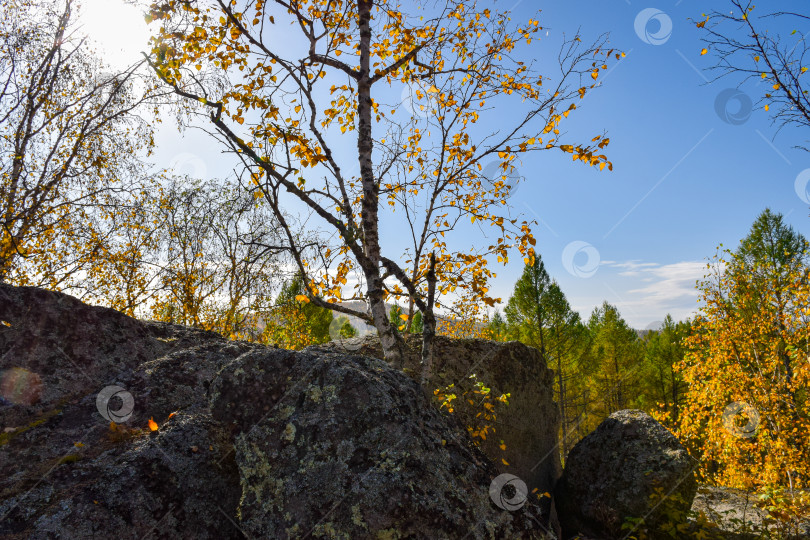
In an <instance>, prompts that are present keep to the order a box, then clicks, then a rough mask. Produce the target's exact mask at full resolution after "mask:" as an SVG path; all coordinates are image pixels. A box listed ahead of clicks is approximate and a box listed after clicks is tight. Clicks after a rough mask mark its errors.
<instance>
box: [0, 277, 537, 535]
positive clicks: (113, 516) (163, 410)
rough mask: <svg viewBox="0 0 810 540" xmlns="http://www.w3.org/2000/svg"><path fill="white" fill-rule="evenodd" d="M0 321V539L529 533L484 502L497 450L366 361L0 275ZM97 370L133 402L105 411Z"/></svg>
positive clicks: (104, 382)
mask: <svg viewBox="0 0 810 540" xmlns="http://www.w3.org/2000/svg"><path fill="white" fill-rule="evenodd" d="M0 321H5V323H6V324H2V325H0V383H2V381H3V380H6V381H7V383H6V384H0V391H2V392H3V398H2V400H0V537H3V538H21V539H22V538H103V537H117V538H122V539H124V538H195V539H196V538H200V539H204V538H217V539H227V538H245V537H249V538H298V537H305V536H307V535H308V536H309V537H313V538H318V537H321V538H323V537H326V538H392V539H393V538H458V537H464V536H465V535H466V537H467V538H541V537H542V536H543V533H542V531H543V527H542V524H543V519H544V516H543V515H542V512H541V509H540V508H539V507H538V506H537V505H536V504H531V502H530V503H527V504H525V505H523V506H522V507H521V508H520V509H517V510H514V511H506V510H502V509H501V508H498V507H497V506H496V505H495V504H494V503H493V502H492V499H491V498H490V492H489V491H490V487H491V485H492V481H493V479H494V478H495V477H496V476H497V474H498V471H497V469H496V468H495V466H494V465H493V464H492V463H491V461H490V460H488V459H487V457H486V456H485V455H484V454H483V453H482V452H481V451H480V450H479V449H478V448H477V447H476V446H475V445H473V444H472V441H471V440H470V438H469V435H468V433H467V432H466V430H465V429H464V427H463V426H462V425H460V424H459V423H458V422H455V421H454V420H455V419H454V418H452V417H450V418H447V417H446V416H445V415H443V414H442V413H441V412H439V411H438V410H437V409H436V408H435V407H433V406H432V405H431V404H430V403H429V401H428V399H427V398H426V397H425V396H424V393H423V392H422V390H421V388H420V387H419V385H418V384H417V383H416V382H415V381H413V380H412V379H411V378H409V377H408V376H407V375H405V374H403V373H402V372H400V371H398V370H396V369H393V368H391V367H390V366H388V365H387V364H385V363H384V362H382V361H379V360H376V359H373V358H369V357H363V356H361V355H357V354H347V353H341V352H326V351H320V352H318V351H311V352H306V353H294V352H290V351H284V350H279V349H274V348H269V347H264V346H259V345H255V344H249V343H243V342H230V341H227V340H225V339H223V338H221V337H220V336H217V335H215V334H212V333H207V332H200V331H196V330H192V329H188V328H185V327H181V326H174V325H167V324H157V323H148V322H141V321H137V320H135V319H131V318H129V317H126V316H124V315H122V314H120V313H117V312H115V311H112V310H108V309H104V308H98V307H92V306H87V305H85V304H82V303H81V302H79V301H78V300H76V299H74V298H71V297H69V296H66V295H62V294H58V293H52V292H47V291H42V290H39V289H34V288H15V287H10V286H8V285H4V284H0ZM111 385H115V386H118V387H120V388H121V389H123V392H124V393H127V394H129V395H131V398H132V399H131V403H132V404H133V409H132V411H131V415H130V416H129V417H128V418H126V420H124V419H123V418H122V419H121V421H120V422H118V423H115V424H111V423H110V421H109V419H108V418H105V417H104V416H103V415H102V413H101V412H100V410H99V408H98V406H99V404H98V395H99V393H100V391H101V390H102V389H103V388H105V387H107V386H111ZM116 395H118V396H119V398H120V397H123V395H122V392H118V394H116ZM115 399H118V398H115ZM113 401H114V400H113ZM126 403H127V400H126V399H122V400H121V401H120V402H118V401H116V402H115V404H112V401H111V402H110V406H109V407H107V408H102V409H101V410H104V411H105V412H106V413H107V414H109V413H110V412H119V413H120V412H121V411H120V410H119V409H120V408H121V406H124V405H126ZM150 419H153V420H154V421H155V422H156V427H157V429H156V430H151V429H150V428H149V427H148V422H149V420H150Z"/></svg>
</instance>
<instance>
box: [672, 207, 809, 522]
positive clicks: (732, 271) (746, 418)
mask: <svg viewBox="0 0 810 540" xmlns="http://www.w3.org/2000/svg"><path fill="white" fill-rule="evenodd" d="M709 269H710V272H709V274H708V275H707V276H706V278H705V279H704V281H702V282H701V284H700V289H701V291H702V299H703V306H702V308H701V311H700V314H699V316H698V317H697V318H696V320H695V323H694V333H693V334H692V335H691V336H690V337H689V338H687V340H686V343H687V347H688V351H687V353H686V356H685V358H684V361H683V362H682V364H681V366H680V369H681V371H682V374H683V377H684V380H685V381H686V383H687V385H688V389H687V392H686V396H685V397H686V399H685V403H684V406H683V408H682V410H681V414H680V422H679V433H680V436H681V437H682V438H683V439H684V440H685V441H687V442H688V444H690V445H691V446H692V448H693V449H694V450H695V451H696V452H697V453H698V454H699V455H701V456H702V458H703V464H704V468H703V471H702V474H703V476H704V478H705V479H707V480H710V481H712V482H716V483H718V484H720V485H726V486H733V487H740V488H748V489H752V490H756V491H768V490H774V489H775V490H785V492H786V493H787V495H788V496H787V498H786V499H785V501H786V502H787V503H789V504H788V505H787V506H788V507H789V506H790V504H792V503H795V502H797V501H799V500H800V493H801V492H800V490H806V489H807V488H808V487H810V475H808V470H807V464H808V463H810V408H809V407H808V405H810V402H808V399H809V398H810V394H809V393H808V392H809V391H810V348H809V347H808V343H809V340H808V338H810V280H809V279H808V278H810V274H808V271H809V269H808V265H807V242H806V240H805V239H804V238H803V237H802V236H801V235H799V234H796V233H794V232H793V230H792V229H791V228H789V227H787V226H785V225H784V224H783V222H782V217H781V216H780V215H775V214H773V213H771V212H770V211H765V212H764V213H763V214H762V215H761V216H760V217H759V219H758V220H757V221H756V222H755V224H754V226H753V227H752V230H751V233H750V234H749V236H748V237H747V238H746V239H744V240H743V242H742V244H741V246H740V248H739V249H738V250H737V251H736V252H730V251H728V250H726V251H724V252H722V253H720V254H718V255H717V256H716V257H715V259H714V261H713V264H710V265H709ZM805 496H806V495H805ZM807 502H810V501H807Z"/></svg>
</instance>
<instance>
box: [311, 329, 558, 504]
mask: <svg viewBox="0 0 810 540" xmlns="http://www.w3.org/2000/svg"><path fill="white" fill-rule="evenodd" d="M405 345H406V357H405V364H404V370H405V372H406V373H409V374H411V376H412V377H413V378H415V379H419V378H420V377H421V373H422V369H421V345H422V341H421V336H420V335H411V336H409V337H408V338H407V339H406V340H405ZM312 350H353V351H357V352H358V353H362V354H364V355H369V356H374V357H375V358H380V359H382V358H383V357H384V356H383V352H382V348H381V346H380V341H379V339H378V338H377V337H376V336H374V335H371V336H365V337H363V338H353V339H350V340H344V341H342V342H332V343H329V344H327V345H320V346H317V347H313V348H312ZM473 374H475V375H476V380H478V381H482V382H484V383H485V384H486V386H487V387H489V388H491V391H492V393H493V394H494V395H500V394H502V393H507V392H508V393H510V394H511V397H510V398H509V405H508V406H505V407H503V408H502V410H500V411H499V412H498V414H497V417H496V419H495V421H494V422H492V425H493V426H494V428H495V433H494V435H491V436H489V437H488V438H487V439H486V440H485V441H479V442H480V443H481V450H482V451H483V452H484V453H485V454H486V455H487V456H488V457H489V458H490V459H491V460H492V461H493V462H494V463H495V466H496V467H497V468H498V472H499V473H502V474H513V475H515V476H517V477H518V478H520V479H521V480H522V481H524V482H525V483H526V485H527V488H528V491H529V493H532V492H534V493H535V495H536V494H541V495H542V494H543V493H549V494H550V493H552V492H553V490H554V486H555V484H556V483H557V480H558V479H559V477H560V474H561V467H560V452H559V445H558V431H559V426H560V424H559V413H558V409H557V406H556V404H555V403H554V396H553V390H552V389H553V383H554V372H553V371H552V370H551V369H549V368H548V367H547V365H546V362H545V360H544V359H543V357H542V355H541V354H540V352H539V351H538V350H537V349H534V348H532V347H528V346H526V345H524V344H522V343H520V342H517V341H510V342H505V343H504V342H494V341H487V340H483V339H451V338H448V337H444V336H436V338H435V341H434V358H433V369H432V371H431V373H430V374H429V378H428V387H429V388H428V390H430V391H432V390H434V389H437V388H445V387H447V386H448V385H450V384H454V385H455V388H456V389H457V390H456V393H460V391H459V389H462V388H465V387H467V388H469V386H470V385H471V384H472V380H471V379H470V375H473ZM471 396H472V397H474V398H478V397H479V396H475V395H474V394H471ZM475 402H476V405H474V406H468V403H467V401H466V399H461V398H459V399H457V400H456V401H455V402H454V404H455V408H456V412H455V413H454V414H455V415H456V416H458V417H459V420H460V421H461V422H462V423H468V422H469V420H470V417H474V416H475V415H476V414H478V413H480V412H482V408H481V406H480V399H475ZM501 441H503V442H504V443H505V445H506V449H505V450H503V449H502V448H501ZM535 490H536V491H535ZM535 500H537V499H536V498H535ZM538 504H540V506H541V508H542V510H543V514H544V516H545V518H546V519H548V518H549V516H550V510H551V498H550V497H541V498H540V499H539V502H538Z"/></svg>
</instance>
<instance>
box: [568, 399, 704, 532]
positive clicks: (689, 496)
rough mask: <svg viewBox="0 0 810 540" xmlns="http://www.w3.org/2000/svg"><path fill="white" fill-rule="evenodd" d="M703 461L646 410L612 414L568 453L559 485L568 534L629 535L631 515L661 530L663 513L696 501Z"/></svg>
mask: <svg viewBox="0 0 810 540" xmlns="http://www.w3.org/2000/svg"><path fill="white" fill-rule="evenodd" d="M696 465H697V462H696V461H695V460H694V459H693V458H691V457H690V456H689V455H688V453H687V451H686V449H685V448H684V447H683V446H682V445H681V444H680V443H679V442H678V440H677V439H676V438H675V436H674V435H672V433H670V432H669V431H668V430H667V429H666V428H665V427H664V426H662V425H661V424H659V423H658V422H657V421H656V420H655V419H653V418H652V417H650V416H649V415H648V414H646V413H644V412H643V411H638V410H624V411H618V412H615V413H613V414H611V415H610V416H609V417H608V418H607V419H606V420H605V421H604V422H602V423H601V424H600V425H599V427H597V428H596V430H595V431H593V432H592V433H590V434H589V435H587V436H586V437H585V438H583V439H582V440H581V441H580V442H579V443H577V444H576V445H575V446H574V448H573V449H571V451H570V452H569V454H568V459H567V460H566V463H565V470H564V471H563V475H562V478H561V479H560V482H559V483H558V485H557V488H556V491H555V504H556V508H557V513H558V515H559V519H560V524H561V526H562V532H563V538H566V539H567V538H574V537H576V536H577V535H583V536H586V537H589V538H623V537H625V536H626V535H627V534H628V531H626V530H624V531H623V530H622V529H621V526H622V524H623V523H624V522H625V520H626V519H628V518H643V519H644V521H645V524H646V526H647V527H648V528H649V529H651V530H655V528H656V524H657V521H658V519H659V518H660V516H672V515H683V516H684V518H685V516H686V514H687V513H688V511H689V508H690V507H691V505H692V500H693V499H694V497H695V492H696V490H697V484H696V482H695V478H694V475H693V471H694V469H695V466H696Z"/></svg>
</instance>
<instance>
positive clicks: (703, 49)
mask: <svg viewBox="0 0 810 540" xmlns="http://www.w3.org/2000/svg"><path fill="white" fill-rule="evenodd" d="M707 52H709V49H707V48H705V47H704V48H702V49H701V50H700V56H703V55H704V54H706V53H707Z"/></svg>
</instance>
